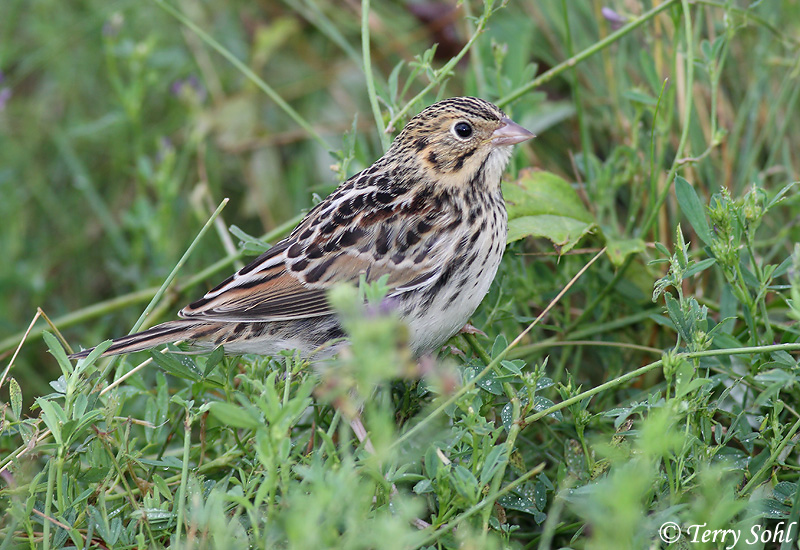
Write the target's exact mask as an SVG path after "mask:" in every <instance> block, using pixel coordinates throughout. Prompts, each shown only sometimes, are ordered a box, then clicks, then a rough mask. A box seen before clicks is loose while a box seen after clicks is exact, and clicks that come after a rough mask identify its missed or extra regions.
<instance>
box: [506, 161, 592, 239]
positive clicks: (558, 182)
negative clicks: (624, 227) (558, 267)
mask: <svg viewBox="0 0 800 550" xmlns="http://www.w3.org/2000/svg"><path fill="white" fill-rule="evenodd" d="M503 195H504V197H505V199H506V207H507V209H508V219H509V222H508V242H514V241H517V240H519V239H522V238H524V237H528V236H532V237H544V238H546V239H548V240H549V241H550V242H552V243H553V245H554V246H555V247H556V249H557V250H558V252H559V253H564V252H568V251H569V250H571V249H572V248H573V247H574V246H575V245H576V244H577V243H578V241H580V239H581V238H582V237H583V236H584V235H586V234H587V233H589V232H590V231H591V230H592V229H594V228H595V227H596V226H595V224H594V220H593V219H592V215H591V214H590V213H589V212H588V211H587V210H586V208H584V206H583V203H582V202H581V200H580V198H579V197H578V193H576V192H575V190H574V189H573V188H572V186H571V185H570V184H569V183H568V182H566V181H565V180H563V179H562V178H560V177H558V176H556V175H555V174H551V173H550V172H541V171H536V172H533V171H531V172H527V173H525V174H523V176H522V177H521V178H520V179H519V181H518V182H516V183H508V184H504V185H503Z"/></svg>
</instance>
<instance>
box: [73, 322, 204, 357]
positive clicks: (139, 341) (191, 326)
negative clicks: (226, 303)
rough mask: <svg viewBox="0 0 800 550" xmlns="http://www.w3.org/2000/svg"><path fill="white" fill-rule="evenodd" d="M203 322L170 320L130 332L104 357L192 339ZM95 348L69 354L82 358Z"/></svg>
mask: <svg viewBox="0 0 800 550" xmlns="http://www.w3.org/2000/svg"><path fill="white" fill-rule="evenodd" d="M207 325H208V323H202V322H197V321H190V320H183V319H181V320H178V321H168V322H166V323H162V324H160V325H156V326H154V327H153V328H149V329H147V330H145V331H142V332H137V333H136V334H130V335H128V336H123V337H121V338H115V339H114V340H112V344H111V346H109V348H108V349H107V350H106V351H104V352H103V355H102V357H107V356H109V355H120V354H122V353H133V352H135V351H142V350H146V349H150V348H154V347H156V346H160V345H163V344H171V343H174V342H179V341H181V340H188V339H192V338H193V336H195V334H196V332H197V331H196V329H198V328H200V327H203V326H207ZM92 350H94V348H89V349H85V350H83V351H80V352H78V353H73V354H72V355H70V356H69V358H70V359H82V358H84V357H86V356H88V355H89V354H90V353H91V352H92Z"/></svg>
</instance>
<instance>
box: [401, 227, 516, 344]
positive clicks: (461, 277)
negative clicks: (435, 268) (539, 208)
mask: <svg viewBox="0 0 800 550" xmlns="http://www.w3.org/2000/svg"><path fill="white" fill-rule="evenodd" d="M503 221H505V220H503ZM505 242H506V231H505V223H503V224H502V227H501V228H498V229H497V230H488V228H487V231H485V232H484V236H482V238H480V239H478V242H476V247H478V248H479V252H478V254H475V256H474V257H475V259H474V260H472V261H471V262H468V261H466V260H467V259H469V258H470V257H471V254H466V255H465V258H464V259H462V260H454V261H463V263H464V265H463V266H461V268H460V269H459V270H457V272H456V273H455V274H454V275H453V276H452V282H451V283H450V284H449V285H445V286H444V287H443V289H442V290H440V291H439V292H437V293H436V294H435V295H434V296H433V298H432V299H431V300H430V301H428V302H424V303H419V302H418V303H417V306H416V307H415V308H414V310H412V311H410V312H409V314H408V315H406V316H405V321H406V323H407V325H408V328H409V332H410V335H411V342H410V344H411V348H412V351H413V352H414V354H415V355H421V354H423V353H425V352H428V351H433V350H435V349H436V348H438V347H439V346H441V345H442V344H443V343H445V342H446V341H447V340H448V339H449V338H450V337H452V336H453V335H454V334H456V333H457V332H458V331H459V330H460V329H461V328H463V327H464V325H465V324H467V322H468V321H469V318H470V317H471V316H472V314H473V313H475V310H476V309H478V306H479V305H480V303H481V301H483V298H484V297H485V296H486V294H487V293H488V292H489V287H490V286H491V285H492V281H493V280H494V277H495V275H496V274H497V268H498V267H499V266H500V260H501V259H502V258H503V251H504V250H505ZM409 298H410V299H412V300H413V298H411V297H409Z"/></svg>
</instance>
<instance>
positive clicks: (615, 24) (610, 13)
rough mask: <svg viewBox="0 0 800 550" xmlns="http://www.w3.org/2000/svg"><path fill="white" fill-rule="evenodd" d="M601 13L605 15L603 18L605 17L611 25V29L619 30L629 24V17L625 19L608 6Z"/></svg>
mask: <svg viewBox="0 0 800 550" xmlns="http://www.w3.org/2000/svg"><path fill="white" fill-rule="evenodd" d="M600 13H602V14H603V17H605V19H606V21H608V22H609V23H611V28H612V29H614V30H617V29H619V28H620V27H622V25H624V24H625V23H627V22H628V18H627V17H623V16H622V15H620V14H618V13H617V12H615V11H614V10H612V9H611V8H609V7H608V6H603V9H601V10H600Z"/></svg>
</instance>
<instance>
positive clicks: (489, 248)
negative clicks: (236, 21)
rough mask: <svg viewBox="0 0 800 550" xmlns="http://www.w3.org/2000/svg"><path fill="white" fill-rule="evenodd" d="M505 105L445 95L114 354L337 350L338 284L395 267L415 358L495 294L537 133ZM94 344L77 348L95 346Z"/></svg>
mask: <svg viewBox="0 0 800 550" xmlns="http://www.w3.org/2000/svg"><path fill="white" fill-rule="evenodd" d="M533 137H534V135H533V134H532V133H531V132H529V131H528V130H526V129H524V128H523V127H521V126H520V125H518V124H516V123H515V122H513V121H512V120H511V119H509V118H508V117H507V116H506V115H505V114H504V113H503V111H501V110H500V109H499V108H498V107H496V106H495V105H493V104H491V103H489V102H488V101H485V100H483V99H478V98H474V97H455V98H450V99H445V100H443V101H439V102H438V103H435V104H433V105H431V106H429V107H427V108H426V109H424V110H423V111H422V112H420V113H419V114H418V115H416V116H415V117H413V118H412V119H411V120H410V121H409V122H408V124H406V126H405V128H403V130H402V131H401V132H400V133H399V134H398V136H397V137H396V138H395V140H394V141H393V142H392V145H391V147H390V148H389V150H388V151H387V152H386V154H385V155H383V156H382V157H381V158H380V159H378V160H377V161H375V163H374V164H372V166H370V167H368V168H366V169H365V170H363V171H361V172H359V173H358V174H356V175H354V176H353V177H351V178H350V179H348V180H347V181H345V182H344V183H342V184H341V185H340V186H339V187H338V188H337V189H336V190H335V191H334V192H333V193H331V195H329V196H328V197H327V198H326V199H325V200H324V201H322V202H320V203H319V204H317V205H316V206H315V207H314V208H313V209H312V210H310V211H309V213H308V215H306V217H305V218H304V219H303V220H302V221H301V222H300V224H299V225H298V226H297V227H296V228H295V229H294V230H293V231H292V233H291V234H290V235H289V236H288V237H286V238H285V239H283V240H282V241H280V242H278V243H277V244H275V245H274V246H273V247H272V248H270V249H269V250H267V251H266V252H265V253H263V254H262V255H261V256H259V257H257V258H256V259H255V260H254V261H253V262H251V263H250V264H249V265H247V266H245V267H243V268H242V269H240V270H239V271H237V272H236V273H234V274H233V275H231V276H230V277H228V278H227V279H226V280H225V281H223V282H222V283H220V284H219V285H218V286H217V287H215V288H213V289H212V290H210V291H209V292H207V293H206V295H205V296H203V297H202V298H201V299H199V300H197V301H196V302H194V303H192V304H190V305H188V306H186V307H185V308H183V309H182V310H181V311H180V312H179V313H178V316H179V317H181V319H179V320H175V321H168V322H166V323H162V324H160V325H156V326H154V327H152V328H150V329H148V330H145V331H143V332H139V333H136V334H131V335H129V336H123V337H122V338H117V339H115V340H113V342H112V344H111V346H110V347H109V348H108V349H107V350H106V351H105V352H104V353H103V355H117V354H122V353H131V352H135V351H141V350H145V349H149V348H153V347H156V346H161V345H164V344H167V343H174V342H178V341H186V342H189V343H190V344H192V345H194V346H197V347H200V348H201V349H213V348H216V347H218V346H223V348H224V351H225V352H226V353H228V354H235V355H239V354H257V355H274V354H276V353H278V352H280V351H282V350H297V351H298V352H299V353H300V355H301V356H303V357H307V358H310V357H312V356H314V354H315V352H319V353H326V354H330V353H335V352H336V349H337V346H335V345H334V346H330V345H329V346H325V344H326V343H329V342H331V341H344V339H345V337H346V335H345V333H344V331H343V329H342V326H341V324H340V322H339V319H338V318H337V314H336V311H335V310H334V309H333V308H332V307H331V305H330V303H329V301H328V297H327V294H328V291H329V290H330V289H331V288H332V287H333V286H334V285H337V284H340V283H356V284H357V283H358V282H359V280H360V279H361V277H362V276H363V277H364V280H366V281H367V282H372V281H377V280H378V279H379V278H381V277H382V276H387V277H388V280H387V282H386V284H387V285H388V287H389V289H390V290H389V293H388V295H387V303H390V304H391V306H392V307H393V308H395V311H396V313H397V314H398V315H399V317H400V318H401V319H402V321H404V323H405V324H406V326H407V327H408V330H409V335H408V336H409V346H410V348H411V351H412V353H413V354H414V355H415V356H420V355H422V354H424V353H427V352H430V351H433V350H435V349H437V348H438V347H439V346H441V345H442V344H443V343H445V342H446V341H447V340H448V339H449V338H450V337H451V336H453V335H454V334H455V333H457V332H458V331H459V329H461V328H462V327H463V326H464V325H465V324H466V323H467V322H468V320H469V318H470V317H471V316H472V314H473V313H474V312H475V310H476V309H477V307H478V305H479V304H480V302H481V300H482V299H483V298H484V296H485V295H486V293H487V292H488V291H489V286H490V285H491V283H492V280H493V279H494V276H495V274H496V272H497V268H498V266H499V264H500V260H501V258H502V256H503V251H504V250H505V245H506V233H507V220H508V216H507V214H506V208H505V203H504V201H503V195H502V192H501V189H500V180H501V177H502V174H503V171H504V170H505V167H506V165H507V164H508V161H509V158H510V157H511V152H512V146H513V145H515V144H517V143H521V142H523V141H526V140H528V139H531V138H533ZM91 351H92V349H87V350H84V351H81V352H79V353H76V354H73V355H72V356H71V357H72V358H82V357H86V356H87V355H88V354H89V353H90V352H91Z"/></svg>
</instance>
